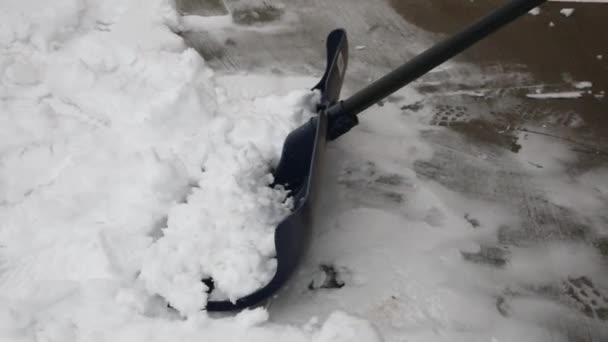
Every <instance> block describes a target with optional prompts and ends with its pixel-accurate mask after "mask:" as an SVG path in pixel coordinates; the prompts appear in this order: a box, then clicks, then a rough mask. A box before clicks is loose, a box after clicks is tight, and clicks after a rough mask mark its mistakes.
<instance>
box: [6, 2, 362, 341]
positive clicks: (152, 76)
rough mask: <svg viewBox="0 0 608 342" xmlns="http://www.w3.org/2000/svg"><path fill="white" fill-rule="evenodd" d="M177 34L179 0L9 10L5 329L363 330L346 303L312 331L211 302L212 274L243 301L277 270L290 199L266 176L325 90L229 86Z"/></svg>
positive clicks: (261, 336) (126, 334)
mask: <svg viewBox="0 0 608 342" xmlns="http://www.w3.org/2000/svg"><path fill="white" fill-rule="evenodd" d="M179 29H180V18H179V17H178V15H177V14H176V11H175V9H174V7H173V4H172V3H171V1H168V0H154V1H143V0H130V1H122V0H121V1H118V0H110V1H103V2H96V1H88V0H59V1H54V2H44V1H34V0H26V1H23V0H6V1H3V2H2V3H1V4H0V339H9V340H31V339H34V338H35V339H38V340H60V341H70V340H94V341H95V340H112V341H115V340H116V341H121V340H128V341H133V340H142V341H143V340H145V341H150V340H167V339H169V338H171V339H173V338H176V336H177V338H181V339H182V340H194V339H196V340H200V339H201V338H202V339H205V338H210V339H219V338H220V337H221V339H228V340H230V339H242V338H249V339H251V340H268V339H270V338H275V339H276V338H287V339H288V340H310V339H316V340H318V341H323V339H324V338H325V337H323V336H326V335H327V334H330V335H331V334H334V333H335V332H336V331H338V332H339V334H338V335H340V334H342V333H344V334H346V335H345V336H348V334H356V335H358V334H359V333H357V332H353V331H357V329H359V328H361V329H367V328H366V327H367V325H365V324H364V323H362V322H360V321H358V320H356V319H354V318H350V317H348V316H345V315H342V316H340V315H338V318H330V320H329V321H328V323H326V325H325V326H324V327H323V329H321V330H320V333H319V334H320V335H319V336H320V337H318V338H317V337H315V336H316V335H317V330H318V329H313V330H311V331H304V330H302V329H298V328H292V327H278V326H272V325H269V327H270V328H268V327H267V326H266V323H264V322H265V321H266V320H267V314H266V313H265V312H264V311H261V310H260V311H255V312H254V313H251V312H248V313H243V314H242V315H240V316H237V317H235V318H227V319H219V320H211V319H209V318H208V317H207V316H206V314H205V313H204V312H200V309H201V308H203V307H204V305H205V302H206V296H207V295H206V293H205V288H204V285H203V284H202V283H201V279H203V278H205V277H213V278H214V279H215V281H216V286H217V287H218V289H219V290H220V291H221V292H222V293H221V294H223V295H225V296H227V297H229V298H232V299H235V298H237V297H239V296H240V295H243V294H247V293H249V292H251V291H253V290H255V289H257V288H258V287H260V286H261V285H263V284H264V283H265V282H267V281H268V280H269V279H270V277H271V276H272V275H273V272H274V267H275V265H274V263H273V261H272V259H271V257H272V256H273V253H274V245H273V235H274V232H273V231H274V227H275V225H276V223H277V222H278V221H279V220H281V218H282V217H284V216H285V215H286V214H287V213H288V211H289V210H290V205H291V202H290V201H289V200H287V199H286V197H287V193H286V192H285V191H283V190H281V189H272V188H270V187H269V185H270V184H271V183H272V176H271V174H270V171H271V167H272V165H273V164H275V163H276V162H277V158H278V156H279V153H280V149H281V144H282V142H283V140H284V137H285V136H286V135H287V134H288V133H289V132H290V131H291V130H292V129H293V128H294V127H296V126H297V125H299V123H300V122H302V121H303V120H306V118H307V117H308V116H309V115H310V114H312V113H311V109H312V107H311V104H313V103H314V102H315V100H316V95H315V94H314V93H312V92H310V91H306V90H304V91H296V92H292V93H290V94H289V95H288V96H270V97H269V96H265V97H261V96H259V94H257V93H255V92H252V91H250V90H249V89H246V88H244V87H242V86H243V84H241V83H247V82H249V81H248V78H247V76H244V77H243V78H241V79H240V80H239V81H235V80H234V79H231V80H232V81H233V82H232V83H229V84H226V83H225V82H224V84H223V85H221V83H222V82H223V81H221V80H220V78H218V77H216V76H214V73H213V71H212V70H210V69H209V68H208V67H207V66H206V65H205V63H204V61H203V60H202V59H201V58H200V56H199V55H198V54H197V53H196V52H195V51H193V50H192V49H188V48H187V47H186V46H184V43H183V41H182V39H181V38H180V37H179V36H178V35H176V34H175V33H174V31H178V30H179ZM266 82H268V80H266ZM281 86H282V87H283V88H281V89H290V88H294V86H293V84H288V85H283V84H282V85H281ZM239 89H240V90H239ZM275 90H276V89H275ZM252 94H253V95H252ZM156 295H160V297H158V296H156ZM160 298H165V299H168V301H169V302H170V304H171V305H172V307H174V308H176V309H178V310H179V312H180V314H181V316H180V317H184V316H186V317H187V319H186V320H182V319H180V317H178V316H177V315H176V314H175V313H174V312H173V311H172V310H169V309H168V308H167V305H166V302H165V301H164V300H162V299H160ZM252 315H253V316H252ZM247 317H248V318H247ZM368 328H369V327H368ZM370 329H371V328H370ZM326 330H329V332H326V333H323V332H324V331H326ZM324 334H325V335H324ZM340 336H341V335H340ZM368 336H372V335H370V334H368Z"/></svg>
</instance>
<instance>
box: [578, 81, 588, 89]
mask: <svg viewBox="0 0 608 342" xmlns="http://www.w3.org/2000/svg"><path fill="white" fill-rule="evenodd" d="M592 86H593V83H591V82H589V81H582V82H576V83H575V84H574V88H576V89H586V88H591V87H592Z"/></svg>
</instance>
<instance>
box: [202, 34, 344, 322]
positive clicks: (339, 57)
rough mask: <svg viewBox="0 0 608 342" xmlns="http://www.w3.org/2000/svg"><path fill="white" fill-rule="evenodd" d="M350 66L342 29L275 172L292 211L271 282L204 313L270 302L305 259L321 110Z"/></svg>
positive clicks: (323, 130) (333, 37)
mask: <svg viewBox="0 0 608 342" xmlns="http://www.w3.org/2000/svg"><path fill="white" fill-rule="evenodd" d="M347 63H348V41H347V38H346V32H345V31H344V30H342V29H338V30H334V31H332V32H331V33H330V34H329V36H328V37H327V66H326V69H325V74H324V75H323V78H321V81H320V82H319V83H318V84H317V85H316V86H315V87H314V88H313V89H317V90H319V91H320V92H321V103H320V105H319V110H318V114H317V115H316V116H315V117H313V118H311V119H310V120H309V121H308V122H307V123H306V124H304V125H302V126H301V127H299V128H298V129H296V130H294V131H293V132H291V133H290V134H289V136H288V137H287V139H285V143H284V145H283V152H282V155H281V160H280V162H279V165H278V166H277V169H276V170H275V172H274V176H275V185H282V186H284V187H285V188H286V189H288V190H289V191H290V192H291V194H292V196H293V199H294V210H293V212H292V213H291V214H290V215H289V216H287V217H286V218H285V219H284V220H283V221H282V222H281V223H280V224H279V225H278V226H277V229H276V231H275V237H274V242H275V248H276V261H277V270H276V273H275V275H274V277H273V278H272V279H271V281H270V282H269V283H268V284H266V285H265V286H264V287H262V288H261V289H259V290H257V291H256V292H254V293H252V294H250V295H247V296H245V297H242V298H240V299H238V300H237V301H235V302H234V303H233V302H230V301H209V302H208V303H207V310H208V311H232V310H240V309H243V308H246V307H250V306H253V305H256V304H260V303H261V302H262V301H264V300H266V299H268V298H270V297H271V296H273V295H274V294H276V292H277V291H278V290H279V289H280V288H281V287H282V286H283V285H284V284H285V283H286V282H287V280H288V279H289V278H290V276H291V275H292V274H293V273H294V271H295V270H296V269H297V267H298V265H299V263H300V262H301V260H302V258H303V257H304V256H305V254H306V252H307V250H308V245H309V242H310V238H311V236H312V231H313V218H314V217H315V203H316V197H317V196H318V189H319V187H320V172H321V170H322V166H323V156H324V153H325V143H326V141H327V115H326V113H325V109H326V108H328V107H329V106H331V105H333V104H335V103H336V102H337V101H338V100H339V97H340V91H341V89H342V83H343V81H344V73H345V71H346V67H347Z"/></svg>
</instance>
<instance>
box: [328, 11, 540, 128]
mask: <svg viewBox="0 0 608 342" xmlns="http://www.w3.org/2000/svg"><path fill="white" fill-rule="evenodd" d="M545 1H547V0H511V1H509V2H508V3H506V4H504V5H503V6H501V7H499V8H498V9H496V10H495V11H493V12H491V13H490V14H488V15H486V16H484V17H482V18H481V19H479V20H478V21H477V22H475V23H473V24H472V25H470V26H469V27H467V28H465V29H464V30H463V31H461V32H460V33H458V34H456V35H453V36H451V37H449V38H447V39H445V40H444V41H442V42H440V43H438V44H436V45H434V46H433V47H431V48H430V49H428V50H426V51H424V52H423V53H421V54H419V55H417V56H416V57H414V58H413V59H411V60H410V61H409V62H407V63H405V64H403V65H401V66H400V67H398V68H397V69H395V70H393V71H392V72H390V73H388V74H386V75H385V76H383V77H382V78H380V79H379V80H377V81H375V82H374V83H372V84H370V85H369V86H367V87H365V88H363V89H361V90H360V91H359V92H357V93H355V94H354V95H352V96H351V97H350V98H348V99H346V100H344V101H341V102H338V103H337V104H335V105H334V106H332V107H330V108H329V110H328V114H329V115H330V118H331V117H332V116H334V115H339V116H341V115H347V116H351V117H353V116H355V115H357V114H359V113H361V112H362V111H364V110H366V109H367V108H369V107H371V106H372V105H374V104H375V103H377V102H378V101H380V100H382V99H384V98H385V97H387V96H389V95H390V94H392V93H394V92H395V91H397V90H399V89H400V88H402V87H404V86H406V85H407V84H409V83H411V82H412V81H414V80H416V79H418V78H419V77H420V76H422V75H424V74H426V73H427V72H429V71H431V70H432V69H434V68H435V67H437V66H438V65H440V64H442V63H443V62H445V61H447V60H449V59H450V58H452V57H454V56H456V55H457V54H459V53H461V52H462V51H464V50H466V49H467V48H469V47H470V46H472V45H473V44H475V43H477V42H478V41H480V40H481V39H483V38H485V37H486V36H488V35H490V34H492V33H493V32H495V31H497V30H498V29H500V28H501V27H503V26H505V25H507V24H508V23H510V22H512V21H513V20H515V19H517V18H518V17H520V16H522V15H524V14H526V13H527V12H528V11H530V10H531V9H533V8H535V7H537V6H539V5H541V4H542V3H544V2H545Z"/></svg>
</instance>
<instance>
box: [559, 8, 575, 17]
mask: <svg viewBox="0 0 608 342" xmlns="http://www.w3.org/2000/svg"><path fill="white" fill-rule="evenodd" d="M559 13H561V14H562V15H563V16H565V17H569V16H571V15H572V13H574V8H562V9H561V10H559Z"/></svg>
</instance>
